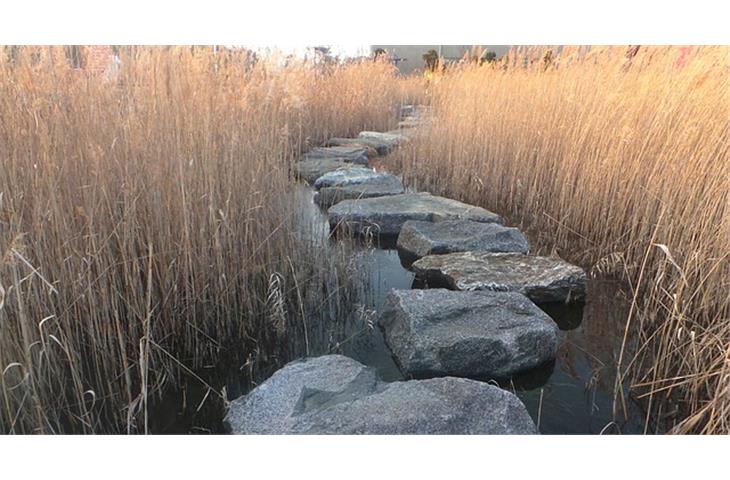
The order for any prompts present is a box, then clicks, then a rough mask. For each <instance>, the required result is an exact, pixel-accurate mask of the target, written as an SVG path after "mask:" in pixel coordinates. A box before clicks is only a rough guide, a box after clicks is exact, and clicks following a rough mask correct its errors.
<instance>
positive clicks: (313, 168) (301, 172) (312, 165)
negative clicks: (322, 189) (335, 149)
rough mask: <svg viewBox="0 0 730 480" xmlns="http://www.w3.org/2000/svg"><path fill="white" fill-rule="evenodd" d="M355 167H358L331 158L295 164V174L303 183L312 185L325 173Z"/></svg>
mask: <svg viewBox="0 0 730 480" xmlns="http://www.w3.org/2000/svg"><path fill="white" fill-rule="evenodd" d="M355 167H358V166H357V165H355V164H353V163H350V162H346V161H344V160H335V159H332V158H320V159H312V160H302V161H300V162H297V165H296V174H297V177H299V178H301V179H302V180H304V181H305V182H307V183H314V182H315V181H316V180H317V179H318V178H319V177H321V176H322V175H324V174H325V173H329V172H332V171H335V170H342V169H349V168H355Z"/></svg>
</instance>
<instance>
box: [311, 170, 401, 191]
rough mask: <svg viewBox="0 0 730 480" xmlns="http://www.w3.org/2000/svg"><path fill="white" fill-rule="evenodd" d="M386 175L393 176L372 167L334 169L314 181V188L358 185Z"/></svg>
mask: <svg viewBox="0 0 730 480" xmlns="http://www.w3.org/2000/svg"><path fill="white" fill-rule="evenodd" d="M385 176H392V175H390V174H388V173H382V172H376V171H375V170H373V169H372V168H365V167H354V168H348V169H342V170H334V171H332V172H328V173H325V174H324V175H322V176H321V177H319V178H318V179H317V180H316V181H315V182H314V188H316V189H317V190H319V189H320V188H326V187H343V186H345V185H357V184H361V183H368V182H371V181H373V180H377V179H380V178H382V177H385Z"/></svg>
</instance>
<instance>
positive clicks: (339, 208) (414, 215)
mask: <svg viewBox="0 0 730 480" xmlns="http://www.w3.org/2000/svg"><path fill="white" fill-rule="evenodd" d="M328 217H329V223H330V226H331V227H332V228H334V227H337V226H338V225H344V226H346V227H347V228H350V229H351V230H352V231H353V233H356V234H366V233H368V232H372V233H375V234H379V235H385V236H394V235H398V233H399V232H400V229H401V226H402V225H403V224H404V223H405V222H406V221H408V220H423V221H430V222H436V221H443V220H454V219H469V220H473V221H475V222H485V223H489V222H492V223H501V222H502V219H501V218H500V217H499V215H497V214H496V213H492V212H490V211H489V210H485V209H483V208H481V207H476V206H474V205H468V204H466V203H461V202H458V201H456V200H451V199H448V198H444V197H438V196H435V195H431V194H430V193H405V194H402V195H392V196H388V197H380V198H367V199H361V200H344V201H342V202H340V203H338V204H337V205H335V206H333V207H330V209H329V210H328Z"/></svg>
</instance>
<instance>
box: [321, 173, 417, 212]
mask: <svg viewBox="0 0 730 480" xmlns="http://www.w3.org/2000/svg"><path fill="white" fill-rule="evenodd" d="M404 191H405V189H404V188H403V183H402V182H401V180H400V178H398V177H396V176H395V175H389V174H381V175H380V176H378V177H372V178H371V179H370V180H368V181H362V182H359V183H349V184H345V185H341V186H333V187H326V188H322V189H320V190H319V192H317V194H316V195H315V197H314V201H315V202H317V204H318V205H320V206H323V207H330V206H332V205H334V204H336V203H338V202H341V201H343V200H348V199H355V198H357V199H363V198H373V197H385V196H388V195H399V194H402V193H403V192H404Z"/></svg>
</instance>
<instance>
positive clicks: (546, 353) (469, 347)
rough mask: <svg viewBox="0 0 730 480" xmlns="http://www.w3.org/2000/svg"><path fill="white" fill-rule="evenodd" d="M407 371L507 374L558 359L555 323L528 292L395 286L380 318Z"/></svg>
mask: <svg viewBox="0 0 730 480" xmlns="http://www.w3.org/2000/svg"><path fill="white" fill-rule="evenodd" d="M379 323H380V326H381V327H382V329H383V332H384V335H385V341H386V343H387V344H388V347H390V349H391V351H392V352H393V356H394V358H395V359H396V361H397V363H398V366H399V367H400V368H401V370H402V372H403V373H404V374H406V375H412V376H414V377H431V376H442V375H455V376H460V377H476V378H507V377H510V376H512V375H514V374H516V373H519V372H523V371H525V370H529V369H531V368H535V367H538V366H540V365H543V364H545V363H547V362H549V361H551V360H553V359H554V358H555V350H556V348H557V331H558V328H557V326H556V325H555V322H553V320H552V319H551V318H550V317H549V316H548V315H547V314H546V313H545V312H543V311H542V310H540V308H538V307H537V306H536V305H535V304H534V303H532V302H531V301H530V300H529V299H528V298H527V297H525V296H524V295H520V294H519V293H511V292H455V291H451V290H445V289H432V290H392V291H391V292H390V294H389V295H388V297H387V299H386V301H385V305H384V307H383V310H382V312H381V314H380V318H379Z"/></svg>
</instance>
